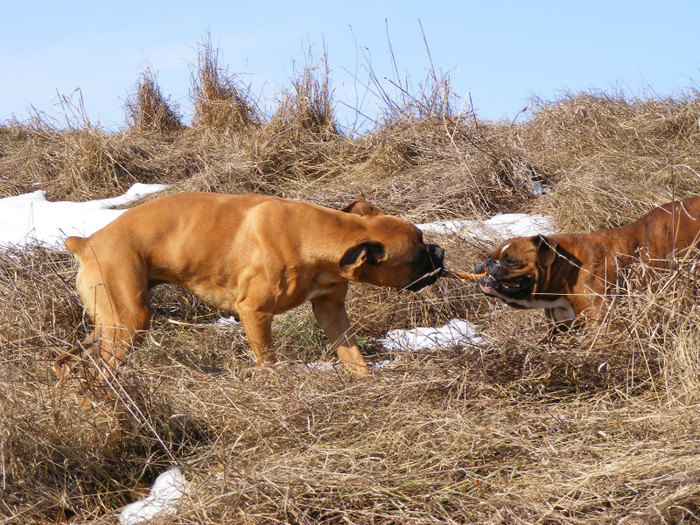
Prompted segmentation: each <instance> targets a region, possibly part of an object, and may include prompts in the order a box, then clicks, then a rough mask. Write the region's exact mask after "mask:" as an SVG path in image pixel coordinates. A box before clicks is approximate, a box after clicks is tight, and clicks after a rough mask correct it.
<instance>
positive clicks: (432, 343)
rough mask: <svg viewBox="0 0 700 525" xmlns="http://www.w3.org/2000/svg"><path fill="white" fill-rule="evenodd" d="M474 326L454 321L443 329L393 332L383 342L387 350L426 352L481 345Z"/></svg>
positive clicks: (459, 320) (481, 342)
mask: <svg viewBox="0 0 700 525" xmlns="http://www.w3.org/2000/svg"><path fill="white" fill-rule="evenodd" d="M477 333H478V332H477V330H476V327H475V326H474V325H472V324H471V323H469V322H468V321H466V320H464V319H452V320H451V321H450V322H448V323H447V324H446V325H445V326H441V327H437V328H436V327H418V328H411V329H410V330H391V331H390V332H389V333H388V334H386V338H385V339H382V340H381V343H382V346H384V348H386V349H387V350H402V351H403V350H425V349H439V348H451V347H453V346H460V345H466V344H471V345H481V344H483V343H484V340H483V339H482V338H481V337H479V336H478V335H477Z"/></svg>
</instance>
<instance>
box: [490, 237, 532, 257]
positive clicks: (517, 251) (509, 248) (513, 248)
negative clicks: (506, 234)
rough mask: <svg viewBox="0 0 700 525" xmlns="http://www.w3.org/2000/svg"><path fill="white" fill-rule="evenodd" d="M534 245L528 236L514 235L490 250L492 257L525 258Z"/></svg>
mask: <svg viewBox="0 0 700 525" xmlns="http://www.w3.org/2000/svg"><path fill="white" fill-rule="evenodd" d="M534 250H535V246H534V245H533V244H532V242H531V239H530V238H529V237H515V238H513V239H508V240H507V241H504V242H503V243H501V244H500V245H499V246H497V247H496V249H494V250H493V252H491V257H492V258H493V259H503V258H506V257H507V258H509V259H520V260H522V259H527V258H528V254H529V253H530V252H534Z"/></svg>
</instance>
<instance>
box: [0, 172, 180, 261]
mask: <svg viewBox="0 0 700 525" xmlns="http://www.w3.org/2000/svg"><path fill="white" fill-rule="evenodd" d="M165 188H167V186H165V185H163V184H134V185H133V186H132V187H131V188H130V189H129V191H127V192H126V193H125V194H124V195H122V196H120V197H114V198H111V199H101V200H94V201H87V202H61V201H59V202H51V201H47V200H46V193H45V192H44V191H42V190H37V191H35V192H32V193H25V194H24V195H17V196H16V197H5V198H4V199H0V246H9V245H14V246H20V247H24V246H27V245H30V244H44V245H47V246H55V247H58V248H61V249H62V248H63V240H64V239H65V238H66V237H68V236H70V235H80V236H83V237H85V236H87V235H90V234H92V233H94V232H96V231H97V230H99V229H100V228H102V227H103V226H105V225H107V224H108V223H110V222H112V221H113V220H114V219H116V218H117V217H119V215H121V214H122V213H124V212H125V211H126V210H113V209H110V208H112V207H114V206H120V205H122V204H127V203H129V202H131V201H134V200H136V199H138V198H140V197H142V196H144V195H147V194H149V193H153V192H156V191H161V190H163V189H165Z"/></svg>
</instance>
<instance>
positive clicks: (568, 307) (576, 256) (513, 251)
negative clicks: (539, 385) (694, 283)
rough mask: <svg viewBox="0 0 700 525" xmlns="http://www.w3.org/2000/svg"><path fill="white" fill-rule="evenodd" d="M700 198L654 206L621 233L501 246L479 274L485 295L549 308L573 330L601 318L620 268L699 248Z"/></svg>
mask: <svg viewBox="0 0 700 525" xmlns="http://www.w3.org/2000/svg"><path fill="white" fill-rule="evenodd" d="M699 232H700V197H692V198H689V199H686V200H683V201H674V202H671V203H668V204H665V205H663V206H661V207H659V208H655V209H653V210H652V211H650V212H649V213H647V214H646V215H644V216H643V217H642V218H640V219H638V220H637V221H635V222H633V223H631V224H628V225H626V226H622V227H620V228H606V229H602V230H598V231H595V232H593V233H589V234H572V235H566V234H562V235H549V236H544V235H536V236H534V237H516V238H513V239H509V240H507V241H505V242H504V243H502V244H501V245H500V246H498V247H497V248H496V249H495V250H494V251H493V252H492V253H491V254H490V256H489V257H488V258H487V259H486V263H485V265H479V267H477V269H476V271H477V272H481V271H484V270H485V271H486V272H487V274H486V275H485V276H483V277H481V278H480V279H479V280H478V283H479V287H480V288H481V290H482V291H483V292H484V293H485V294H486V295H490V296H493V297H498V298H499V299H502V300H503V301H504V302H505V303H507V304H509V305H511V306H514V307H516V308H544V311H545V314H546V316H547V318H548V319H549V320H550V321H551V322H552V323H553V324H554V325H556V326H558V327H562V328H566V327H569V326H571V325H572V324H573V323H574V321H575V320H576V321H577V322H578V321H583V322H585V321H586V320H588V319H597V318H598V313H599V309H600V306H601V302H602V298H603V296H604V294H605V292H606V291H607V290H608V288H609V287H610V286H611V285H614V284H615V281H616V278H617V270H618V268H621V267H623V266H625V265H627V264H630V263H631V262H633V261H635V260H641V261H643V262H645V263H647V264H649V265H650V266H653V267H664V266H666V265H667V264H668V258H669V257H671V256H676V255H682V253H683V252H684V251H685V250H688V249H690V248H692V247H695V246H697V245H698V239H699V237H700V233H699Z"/></svg>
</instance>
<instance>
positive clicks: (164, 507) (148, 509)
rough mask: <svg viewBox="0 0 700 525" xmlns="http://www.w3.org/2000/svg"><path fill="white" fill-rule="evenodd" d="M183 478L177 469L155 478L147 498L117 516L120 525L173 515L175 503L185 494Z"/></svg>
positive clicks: (128, 506) (131, 505)
mask: <svg viewBox="0 0 700 525" xmlns="http://www.w3.org/2000/svg"><path fill="white" fill-rule="evenodd" d="M185 491H186V487H185V478H184V477H183V475H182V471H181V470H180V469H179V468H178V467H174V468H171V469H170V470H168V471H166V472H163V473H162V474H161V475H160V476H158V477H157V478H156V481H155V483H153V487H151V492H150V493H149V495H148V497H146V498H144V499H142V500H139V501H136V502H134V503H131V504H129V505H127V506H126V507H124V508H123V509H122V511H121V513H120V514H119V523H120V524H121V525H136V524H138V523H143V522H144V521H150V520H152V519H153V518H155V517H156V516H160V515H163V514H175V511H176V507H177V503H178V501H179V500H180V498H182V496H183V495H184V494H185Z"/></svg>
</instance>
